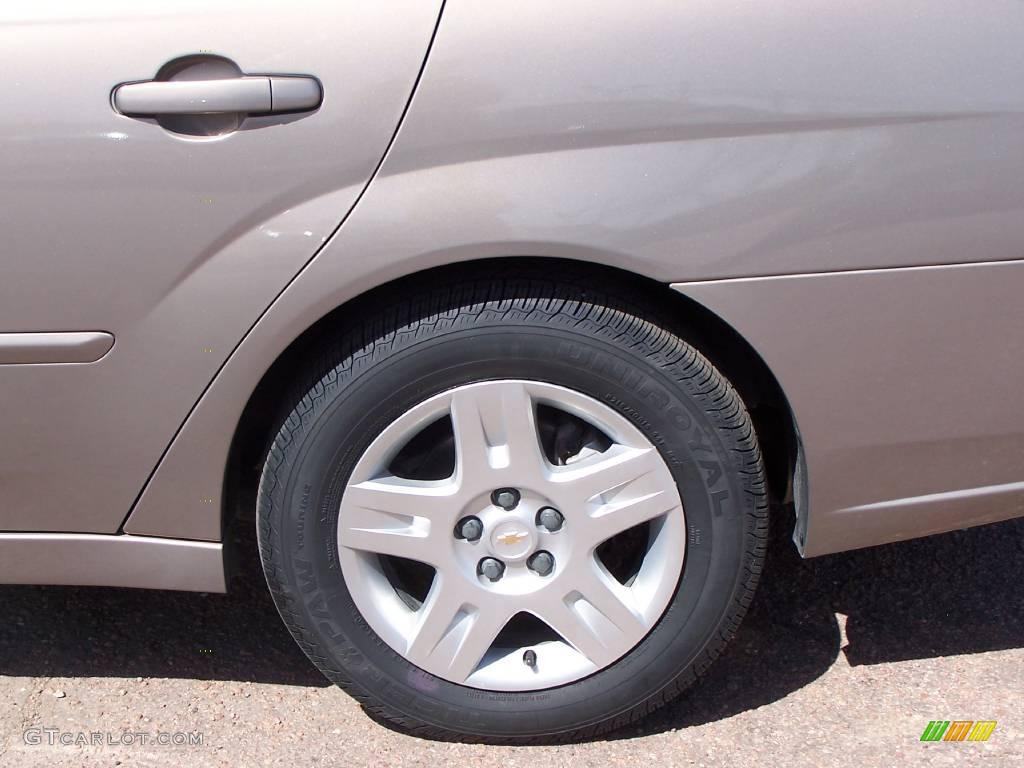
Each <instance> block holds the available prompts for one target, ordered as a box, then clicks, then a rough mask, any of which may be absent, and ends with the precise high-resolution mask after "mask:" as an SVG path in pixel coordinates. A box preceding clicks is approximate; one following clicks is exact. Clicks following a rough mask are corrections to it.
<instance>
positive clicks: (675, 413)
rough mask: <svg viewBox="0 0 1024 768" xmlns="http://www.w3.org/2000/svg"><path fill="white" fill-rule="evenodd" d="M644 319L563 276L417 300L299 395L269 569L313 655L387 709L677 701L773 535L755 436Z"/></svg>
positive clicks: (555, 710) (379, 709)
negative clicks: (585, 292)
mask: <svg viewBox="0 0 1024 768" xmlns="http://www.w3.org/2000/svg"><path fill="white" fill-rule="evenodd" d="M410 306H412V307H416V308H417V309H416V310H413V311H410V310H409V309H408V307H410ZM640 306H642V303H641V302H639V301H638V300H636V299H634V300H632V301H631V300H630V299H629V297H628V296H627V297H625V298H623V297H620V296H618V295H609V296H598V295H595V294H593V293H588V295H587V296H586V298H585V299H584V298H582V297H581V295H580V291H579V289H578V288H576V287H574V286H573V285H572V283H571V282H570V281H565V282H563V281H560V280H557V279H551V278H550V277H549V276H545V279H538V278H537V277H536V276H532V275H528V276H526V277H519V278H513V279H510V280H501V281H496V280H481V281H472V280H467V281H465V282H463V283H458V284H455V285H451V284H448V285H443V286H442V285H438V286H435V287H430V286H427V287H425V288H424V289H423V290H422V292H421V293H419V294H418V295H417V296H416V297H415V298H414V299H413V300H412V301H410V302H401V303H398V302H396V304H395V305H394V306H393V307H385V308H382V309H381V310H380V311H379V314H378V315H376V316H374V317H372V318H368V319H366V320H365V321H364V323H363V324H362V327H358V328H353V329H352V330H351V331H350V332H349V333H348V334H346V336H345V337H344V338H343V339H342V340H341V341H340V342H339V344H338V346H337V348H336V350H334V351H333V352H331V353H329V354H328V355H327V360H328V363H329V364H328V365H327V366H324V367H325V368H326V370H325V371H322V372H323V375H322V376H319V375H317V376H314V377H313V379H318V380H317V381H316V383H315V384H312V385H311V386H310V387H309V388H308V389H306V391H303V392H299V393H297V396H296V404H295V406H294V409H293V410H292V411H291V413H290V414H289V415H288V417H287V418H286V419H285V421H284V424H283V426H282V427H281V430H280V432H279V433H278V435H277V437H276V439H275V441H274V444H273V447H272V449H271V451H270V453H269V455H268V458H267V461H266V465H265V467H264V470H263V476H262V479H261V486H260V493H259V540H260V550H261V556H262V559H263V563H264V568H265V570H266V573H267V579H268V582H269V584H270V587H271V591H272V592H273V594H274V598H275V600H276V602H277V604H278V607H279V609H280V611H281V614H282V616H283V617H284V619H285V621H286V623H287V624H288V627H289V629H290V630H291V631H292V633H293V634H294V636H295V637H296V639H297V640H298V642H299V644H300V645H301V646H302V647H303V649H304V650H305V651H306V653H307V654H308V655H309V656H310V658H311V659H312V660H313V661H314V662H315V663H316V664H317V666H318V667H319V668H320V669H321V670H322V671H323V672H324V673H325V674H326V675H327V676H328V677H329V678H330V679H332V680H334V681H335V682H337V683H339V684H340V685H341V686H342V687H344V688H346V689H347V690H349V691H350V692H351V693H352V694H353V695H354V696H356V697H357V698H358V699H359V700H360V701H361V702H363V703H364V705H366V706H367V707H368V708H370V709H371V710H373V711H374V712H375V713H376V714H378V715H380V716H382V717H384V718H386V719H388V720H390V721H392V722H394V723H396V724H398V725H399V726H401V727H403V728H405V729H408V730H413V731H416V732H418V733H420V734H421V735H425V736H431V737H439V738H453V737H458V738H463V739H467V738H468V739H474V740H494V741H506V742H524V741H531V740H552V739H570V738H581V737H586V736H592V735H594V734H595V733H598V732H600V731H603V730H607V729H610V728H613V727H617V726H621V725H624V724H626V723H628V722H630V721H631V720H634V719H636V718H638V717H641V716H643V715H644V714H646V713H647V712H650V711H652V710H653V709H654V708H656V707H657V706H659V705H660V704H663V703H664V702H666V701H668V700H669V699H670V698H672V696H674V695H675V694H677V693H678V692H679V691H681V690H682V689H683V688H684V687H685V686H686V685H687V684H689V683H690V682H691V681H692V680H693V679H694V678H695V677H696V676H697V675H698V674H699V673H700V672H701V671H702V670H703V669H704V668H705V667H706V666H707V665H708V664H709V663H710V661H711V660H712V659H713V658H714V657H715V656H716V655H717V654H718V653H719V652H720V650H721V649H722V647H723V646H724V644H725V642H726V641H727V639H728V638H729V636H730V635H731V633H732V632H733V630H734V629H735V627H736V625H737V624H738V622H739V619H740V617H741V616H742V613H743V612H744V610H745V608H746V606H747V605H748V603H749V600H750V598H751V595H752V591H753V588H754V586H755V583H756V579H757V574H758V573H759V571H760V566H761V558H762V555H763V549H764V538H765V533H766V527H767V517H766V503H765V496H764V483H763V470H762V466H761V461H760V455H759V452H758V448H757V444H756V440H755V437H754V433H753V430H752V428H751V424H750V419H749V417H748V415H747V413H746V411H745V410H744V408H743V406H742V404H741V402H740V401H739V399H738V397H737V395H736V393H735V392H734V391H733V390H732V388H731V387H730V386H729V385H728V383H727V382H726V381H725V380H724V379H722V377H721V376H719V375H718V373H717V372H716V371H715V370H714V369H713V368H712V366H711V365H710V364H709V363H708V362H707V361H706V360H705V359H704V358H703V357H701V355H700V354H699V353H697V352H696V351H695V350H694V349H693V348H692V347H690V346H689V345H688V344H687V343H686V342H685V341H683V340H682V339H681V338H680V337H679V336H677V335H676V334H674V333H673V332H671V331H670V330H669V329H668V327H667V324H665V323H659V322H657V321H656V320H654V319H653V318H652V317H650V316H649V313H648V312H647V311H645V310H643V309H640V308H639V307H640Z"/></svg>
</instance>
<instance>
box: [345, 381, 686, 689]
mask: <svg viewBox="0 0 1024 768" xmlns="http://www.w3.org/2000/svg"><path fill="white" fill-rule="evenodd" d="M538 405H546V406H550V407H551V408H554V409H557V410H558V411H562V412H566V413H569V414H572V415H573V416H575V417H577V418H579V419H581V420H582V421H584V422H586V423H588V424H590V425H592V426H593V427H596V428H597V429H598V430H600V432H601V433H603V435H604V436H606V437H607V438H609V440H610V445H607V446H604V445H602V446H601V450H595V449H592V448H584V449H583V450H581V451H580V452H579V453H578V454H577V455H575V456H574V457H573V458H572V459H570V460H569V461H567V462H566V464H565V465H562V466H556V465H554V464H552V463H551V462H550V461H549V460H548V458H546V456H545V454H544V451H543V450H542V447H541V440H540V436H539V432H538V412H537V406H538ZM445 416H449V417H450V418H451V424H452V431H453V433H454V444H455V471H454V473H453V474H452V475H451V476H450V477H449V478H447V479H444V480H411V479H408V478H400V477H397V476H395V475H393V474H391V472H390V471H389V469H388V467H389V465H390V463H391V461H392V460H393V459H394V457H395V456H396V455H398V453H399V451H401V449H402V448H403V447H404V446H405V445H406V444H407V443H408V442H409V440H410V439H412V438H413V437H414V436H416V435H417V434H419V433H420V432H421V431H422V430H423V429H424V428H425V427H427V426H428V425H430V424H432V423H434V422H436V421H437V420H438V419H440V418H443V417H445ZM504 488H512V489H516V490H517V491H518V493H519V494H520V499H519V502H518V504H517V505H516V506H515V508H513V509H511V510H506V509H503V508H502V507H499V506H497V505H495V504H494V503H492V494H493V493H494V492H495V491H496V490H498V489H504ZM548 506H549V507H553V508H554V509H557V510H558V511H559V512H560V513H561V515H562V516H563V518H564V524H563V525H562V526H561V528H560V529H558V530H556V531H554V532H551V531H548V530H547V529H546V528H545V527H543V526H541V525H539V524H538V523H537V514H538V512H539V511H540V509H541V508H543V507H548ZM468 516H474V517H476V518H478V519H479V520H480V521H481V522H482V523H483V534H482V536H481V537H480V538H479V539H478V540H477V541H468V540H466V539H464V538H459V537H458V536H457V535H456V533H455V528H456V524H457V523H458V522H459V521H460V520H462V519H464V518H466V517H468ZM645 523H647V524H648V527H647V531H648V534H647V538H646V542H647V543H646V550H645V551H644V552H643V555H642V560H641V561H640V564H639V566H638V568H637V569H636V570H635V573H634V574H633V575H632V576H631V578H630V579H629V580H628V581H627V583H625V584H623V583H621V582H620V581H619V580H618V579H616V578H615V577H614V576H613V575H612V574H611V573H610V572H609V570H608V568H606V567H605V564H604V563H603V562H602V560H601V559H600V557H599V556H598V554H597V549H598V547H599V546H600V545H601V544H602V543H603V542H606V541H607V540H609V539H611V538H612V537H614V536H616V535H617V534H620V533H622V532H624V531H627V530H629V529H632V528H634V527H635V526H638V525H641V524H645ZM685 532H686V527H685V518H684V513H683V507H682V502H681V500H680V496H679V491H678V488H677V486H676V484H675V481H674V479H673V477H672V474H671V473H670V471H669V469H668V466H667V465H666V464H665V461H664V460H663V459H662V457H661V455H660V454H659V453H658V451H657V450H656V449H655V448H654V446H653V445H652V444H651V442H650V441H649V440H648V439H647V438H646V437H645V436H644V435H643V434H642V433H641V432H640V431H639V430H638V429H637V428H636V427H635V426H633V424H632V423H630V422H629V421H628V420H627V419H626V418H625V417H623V416H622V415H620V414H618V413H616V412H615V411H614V410H612V409H611V408H609V407H608V406H606V405H604V404H602V403H600V402H598V401H597V400H595V399H593V398H591V397H589V396H587V395H583V394H581V393H579V392H575V391H573V390H570V389H566V388H564V387H560V386H555V385H552V384H546V383H542V382H536V381H520V380H501V381H485V382H479V383H475V384H468V385H465V386H461V387H457V388H454V389H451V390H448V391H446V392H442V393H441V394H438V395H436V396H434V397H431V398H430V399H428V400H426V401H424V402H422V403H420V404H419V405H416V406H415V407H413V408H412V409H411V410H409V411H408V412H406V413H405V414H403V415H402V416H401V417H399V418H398V419H397V420H396V421H394V422H393V423H392V424H390V425H389V426H388V427H387V428H386V429H385V430H384V431H383V432H382V433H381V434H380V435H379V436H378V437H377V438H376V439H375V440H374V441H373V442H372V444H371V445H370V446H369V448H368V449H367V450H366V452H365V453H364V454H363V456H362V457H360V459H359V461H358V462H357V463H356V466H355V468H354V469H353V471H352V475H351V477H350V478H349V481H348V485H347V486H346V489H345V491H344V495H343V498H342V502H341V509H340V513H339V518H338V553H339V560H340V564H341V569H342V574H343V575H344V578H345V582H346V584H347V586H348V590H349V592H350V594H351V595H352V599H353V600H354V602H355V604H356V607H357V608H358V609H359V612H360V613H361V614H362V616H363V618H364V619H365V620H366V622H367V623H368V624H369V626H370V627H371V628H372V629H373V630H374V632H376V633H377V635H378V636H380V638H381V639H382V640H383V641H384V642H385V643H387V644H388V645H389V646H390V647H391V648H392V649H393V650H395V651H396V652H397V653H398V654H399V655H401V656H402V657H403V658H405V659H406V660H408V661H409V662H410V663H412V664H414V665H416V666H417V667H419V668H420V669H423V670H425V671H426V672H429V673H430V674H432V675H436V676H437V677H441V678H444V679H445V680H449V681H451V682H453V683H458V684H460V685H466V686H471V687H474V688H480V689H486V690H497V691H526V690H538V689H543V688H549V687H552V686H557V685H563V684H565V683H570V682H573V681H575V680H578V679H580V678H582V677H585V676H587V675H589V674H592V673H594V672H596V671H598V670H600V669H603V668H604V667H607V666H608V665H610V664H612V663H614V662H615V661H617V660H618V659H620V658H621V657H622V656H624V655H625V654H626V653H628V652H629V651H630V650H631V649H633V648H634V647H636V645H637V644H638V643H640V642H641V641H642V640H643V638H644V637H645V636H646V635H647V634H648V632H650V630H651V629H652V628H653V627H654V625H655V624H656V623H657V621H658V619H659V618H660V617H661V615H662V614H663V613H664V612H665V609H666V608H667V607H668V604H669V602H670V601H671V599H672V597H673V594H674V593H675V590H676V587H677V585H678V583H679V578H680V575H681V572H682V567H683V559H684V555H685V545H686V535H685ZM616 541H618V539H617V540H616ZM613 544H614V542H613ZM540 550H544V551H546V552H549V553H550V554H551V555H552V556H553V559H554V563H555V565H554V568H553V570H552V571H551V572H550V573H549V574H548V575H546V576H541V575H539V574H538V573H537V572H536V571H535V570H534V569H531V567H530V565H529V562H530V557H531V556H532V555H533V554H534V553H536V552H537V551H540ZM381 556H392V557H400V558H406V559H408V560H413V561H417V562H420V563H424V564H426V565H429V566H430V567H431V568H433V569H434V572H435V573H434V578H433V582H432V583H431V585H430V588H429V591H428V592H427V594H426V596H425V599H424V600H423V601H422V604H419V605H417V606H411V605H410V604H409V601H408V598H403V596H402V595H401V594H400V593H399V591H398V590H396V587H395V584H394V583H393V581H392V576H391V575H390V574H389V571H388V569H387V568H385V567H384V562H385V561H384V559H383V558H382V557H381ZM483 558H495V559H497V560H499V561H501V562H502V563H503V564H504V572H503V575H502V576H501V578H499V579H498V580H497V581H493V582H492V581H491V580H489V579H488V578H486V577H485V576H484V575H482V574H481V573H480V572H479V563H480V561H481V559H483ZM520 613H524V614H527V615H530V616H533V617H536V619H539V620H540V622H542V625H546V626H544V627H543V628H544V630H545V631H543V632H539V633H536V635H537V636H536V637H529V636H527V637H520V638H518V639H517V640H516V641H515V642H514V643H513V644H512V645H509V644H508V642H507V641H503V642H502V643H496V642H495V640H496V639H499V633H500V632H501V630H502V629H503V628H504V627H505V625H506V624H507V623H508V622H509V620H510V619H511V618H512V617H513V616H516V615H517V614H520ZM542 625H535V626H542ZM547 630H550V631H547ZM528 651H532V652H533V654H527V652H528ZM531 661H532V662H533V663H532V664H531V663H529V662H531Z"/></svg>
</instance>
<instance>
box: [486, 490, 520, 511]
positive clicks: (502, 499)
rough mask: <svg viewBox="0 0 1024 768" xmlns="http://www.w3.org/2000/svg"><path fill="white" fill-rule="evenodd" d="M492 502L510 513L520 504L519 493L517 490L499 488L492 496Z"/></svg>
mask: <svg viewBox="0 0 1024 768" xmlns="http://www.w3.org/2000/svg"><path fill="white" fill-rule="evenodd" d="M491 502H492V503H493V504H494V505H495V506H497V507H501V508H502V509H504V510H505V511H506V512H508V511H509V510H512V509H515V508H516V505H517V504H518V503H519V491H517V490H516V489H515V488H499V489H498V490H496V491H495V492H494V493H492V494H491Z"/></svg>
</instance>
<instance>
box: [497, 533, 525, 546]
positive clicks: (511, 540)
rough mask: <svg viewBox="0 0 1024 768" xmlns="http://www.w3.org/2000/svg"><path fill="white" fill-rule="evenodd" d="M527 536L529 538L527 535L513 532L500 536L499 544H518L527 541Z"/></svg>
mask: <svg viewBox="0 0 1024 768" xmlns="http://www.w3.org/2000/svg"><path fill="white" fill-rule="evenodd" d="M526 536H527V534H526V533H516V532H515V531H513V532H512V533H506V534H503V535H501V536H499V537H498V543H499V544H517V543H519V542H520V541H522V540H523V539H525V538H526Z"/></svg>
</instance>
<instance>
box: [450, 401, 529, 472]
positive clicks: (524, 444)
mask: <svg viewBox="0 0 1024 768" xmlns="http://www.w3.org/2000/svg"><path fill="white" fill-rule="evenodd" d="M451 416H452V427H453V429H454V432H455V450H456V456H457V460H456V461H457V465H458V470H457V472H458V476H459V478H460V481H461V482H465V481H467V480H469V481H471V482H472V481H482V480H484V479H486V478H489V482H491V484H492V485H493V484H495V480H496V479H497V478H499V477H503V478H504V479H503V480H501V482H505V483H511V482H513V481H514V482H517V483H521V484H524V485H526V484H529V483H531V482H534V483H535V482H539V481H541V480H542V479H543V476H544V466H545V464H546V462H545V459H544V455H543V453H542V452H541V446H540V438H539V436H538V434H537V420H536V413H535V409H534V404H533V400H532V398H531V397H530V393H529V392H528V391H527V389H526V387H525V386H523V384H521V383H519V382H514V381H512V382H500V383H499V382H489V383H487V384H486V385H485V386H481V387H470V388H467V389H464V390H461V391H459V392H457V393H456V394H455V395H454V396H453V397H452V404H451Z"/></svg>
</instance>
